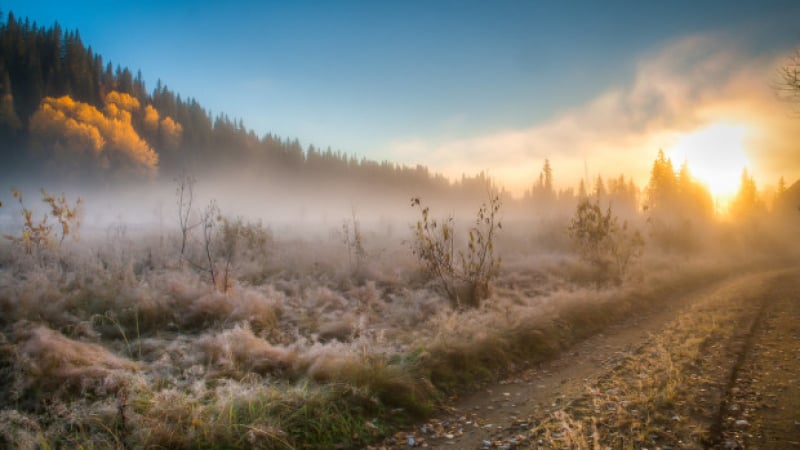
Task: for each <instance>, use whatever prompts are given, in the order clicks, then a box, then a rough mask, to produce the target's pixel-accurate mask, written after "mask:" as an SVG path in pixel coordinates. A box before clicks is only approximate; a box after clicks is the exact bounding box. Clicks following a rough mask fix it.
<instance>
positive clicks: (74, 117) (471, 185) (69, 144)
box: [0, 13, 490, 195]
mask: <svg viewBox="0 0 800 450" xmlns="http://www.w3.org/2000/svg"><path fill="white" fill-rule="evenodd" d="M0 141H1V142H2V143H3V144H2V145H0V158H2V160H3V161H4V164H3V167H4V169H5V170H4V172H5V173H4V175H5V176H7V177H9V176H12V175H15V176H18V175H19V174H23V173H24V174H25V176H26V177H37V176H40V175H41V176H47V177H48V178H47V179H48V180H53V177H56V179H66V180H74V179H80V180H87V179H88V180H99V181H104V182H106V183H108V182H109V180H113V181H118V180H119V179H121V178H128V179H134V180H136V179H142V178H144V179H163V180H171V179H172V178H174V177H175V176H176V174H178V173H180V172H181V171H184V170H190V171H192V172H194V173H196V174H220V173H223V172H225V173H227V172H228V171H236V172H237V173H241V172H242V171H244V172H245V173H247V174H249V175H250V176H252V177H253V178H261V179H263V178H264V177H265V176H267V175H276V174H279V175H280V176H281V177H283V178H284V179H286V180H291V181H292V183H293V184H294V185H296V186H302V185H307V184H310V183H313V184H314V185H315V186H320V185H326V184H330V183H340V182H342V181H346V182H347V183H349V184H351V185H352V184H355V185H358V186H360V185H365V184H366V185H369V186H371V187H372V189H374V188H375V187H376V186H380V187H382V188H386V189H390V190H395V191H398V192H404V193H407V192H409V191H412V190H413V191H414V192H422V191H425V192H432V193H433V192H438V193H450V194H455V193H457V192H462V193H466V192H467V191H468V192H473V193H474V192H485V191H486V188H487V186H488V185H489V184H490V181H489V179H488V178H487V177H486V176H485V175H484V174H479V175H477V176H475V177H463V178H462V179H461V180H458V181H456V182H454V183H451V182H450V181H449V180H447V179H446V178H445V177H443V176H442V175H439V174H435V173H432V172H431V171H429V170H428V168H427V167H424V166H419V165H418V166H415V167H409V166H403V165H398V164H395V163H392V162H389V161H382V162H378V161H372V160H368V159H365V158H361V159H359V158H357V157H355V156H353V155H349V154H347V153H344V152H342V151H338V150H337V151H334V150H333V149H331V148H330V147H328V148H326V149H321V148H316V147H314V146H313V145H308V146H307V147H303V145H301V143H300V141H299V140H298V139H296V138H282V137H279V136H276V135H274V134H271V133H267V134H265V135H264V136H258V135H256V133H255V132H254V131H253V130H251V129H248V128H246V127H245V125H244V122H243V120H241V119H232V118H230V117H229V116H228V115H227V114H224V113H219V114H218V115H216V116H213V117H212V115H211V113H210V112H209V111H208V110H206V109H205V108H204V107H203V106H202V105H201V104H200V103H199V102H198V101H197V100H196V99H195V98H192V97H182V96H181V94H179V93H176V92H174V91H172V90H170V88H169V87H168V86H167V85H166V84H164V83H162V82H161V81H160V80H159V82H158V83H157V85H156V86H155V88H153V89H152V90H150V91H148V89H147V87H146V86H145V82H144V81H143V77H142V73H141V71H137V72H136V73H135V74H134V72H133V71H132V70H131V69H129V68H127V67H122V66H120V65H117V66H116V67H115V66H114V65H113V64H112V63H111V62H107V60H106V59H105V58H104V57H103V56H102V55H100V54H98V53H96V52H94V51H93V50H92V47H91V45H87V44H85V43H84V42H83V40H82V39H81V36H80V33H79V31H77V30H75V31H70V30H66V31H65V30H63V29H62V28H61V26H60V25H58V24H57V23H56V24H54V25H52V26H49V27H44V26H39V25H37V24H36V23H35V22H34V23H31V22H30V21H29V20H28V19H24V20H23V19H18V18H16V17H15V16H14V14H13V13H9V14H8V16H7V18H6V19H5V21H3V22H0ZM206 178H207V177H206ZM404 195H405V194H404Z"/></svg>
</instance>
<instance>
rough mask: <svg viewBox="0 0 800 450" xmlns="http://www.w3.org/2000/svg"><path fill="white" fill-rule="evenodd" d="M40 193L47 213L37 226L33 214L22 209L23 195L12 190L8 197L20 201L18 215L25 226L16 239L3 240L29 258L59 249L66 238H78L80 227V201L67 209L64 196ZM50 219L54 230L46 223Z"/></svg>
mask: <svg viewBox="0 0 800 450" xmlns="http://www.w3.org/2000/svg"><path fill="white" fill-rule="evenodd" d="M41 193H42V201H43V202H44V203H46V204H47V206H48V208H49V212H47V213H45V214H44V215H43V216H42V220H40V221H38V222H37V221H35V220H34V219H33V211H32V210H30V209H28V208H27V207H25V202H24V201H23V199H22V192H20V191H18V190H17V189H12V190H11V194H12V195H13V196H14V198H16V199H17V201H19V204H20V207H21V208H22V211H21V214H22V218H23V220H24V223H23V224H22V233H21V234H20V236H19V237H16V236H8V235H7V236H5V237H6V239H9V240H11V241H13V242H15V243H17V244H19V245H20V246H21V247H22V248H23V249H25V252H26V253H28V254H33V253H38V252H39V251H40V250H42V249H47V248H55V247H60V246H61V244H62V243H63V242H64V238H66V237H67V236H69V235H72V236H73V237H75V236H77V231H78V227H80V224H81V222H80V211H81V209H80V207H81V205H82V204H83V200H81V199H80V198H78V200H76V201H75V204H74V205H70V203H69V202H68V201H67V197H66V195H64V194H63V193H62V194H61V195H60V196H58V197H57V196H54V195H50V194H49V193H48V192H47V191H46V190H44V189H42V190H41ZM51 219H52V220H55V221H56V223H57V225H58V227H57V228H56V227H55V226H56V224H54V223H51V222H49V220H51Z"/></svg>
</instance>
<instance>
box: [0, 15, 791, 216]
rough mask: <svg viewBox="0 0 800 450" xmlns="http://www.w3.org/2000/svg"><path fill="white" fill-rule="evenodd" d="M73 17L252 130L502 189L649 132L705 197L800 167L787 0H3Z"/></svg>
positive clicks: (594, 168) (612, 156)
mask: <svg viewBox="0 0 800 450" xmlns="http://www.w3.org/2000/svg"><path fill="white" fill-rule="evenodd" d="M0 8H2V10H3V12H4V13H7V12H8V11H9V10H11V11H13V12H14V13H15V14H16V15H17V16H19V17H29V18H30V19H31V20H35V21H37V23H39V24H40V25H45V26H48V25H50V24H52V23H53V22H56V21H57V22H59V23H60V24H61V26H62V27H64V28H65V29H78V30H79V31H80V33H81V37H82V39H83V41H84V42H85V43H87V45H91V46H92V48H93V49H94V50H95V51H96V52H98V53H101V54H103V55H105V56H106V58H108V60H111V61H112V62H113V64H114V65H115V66H116V65H117V64H120V65H122V66H127V67H130V68H131V69H132V70H134V71H135V70H137V69H141V71H142V74H143V76H144V79H145V81H146V83H147V87H148V89H152V87H154V86H155V84H156V81H157V80H158V79H161V80H162V81H163V82H164V83H165V84H167V85H168V86H169V87H170V88H171V89H173V90H174V91H175V92H177V93H179V94H181V95H182V96H184V97H194V98H196V99H197V100H198V101H199V102H200V103H201V104H203V105H204V106H205V107H207V108H209V109H210V110H211V111H213V113H214V114H216V113H218V112H226V113H227V114H229V115H230V116H232V117H237V118H242V119H243V120H244V124H245V126H247V127H248V128H252V129H254V130H255V131H256V133H257V134H258V135H263V134H265V133H267V132H272V133H275V134H278V135H281V136H288V137H298V138H299V139H300V140H301V142H302V143H303V144H304V145H307V144H314V145H315V146H320V147H325V146H328V145H330V146H331V147H333V148H334V149H336V150H342V151H344V152H347V153H351V154H354V155H357V156H359V157H366V158H369V159H374V160H390V161H393V162H398V163H404V164H411V165H415V164H423V165H426V166H428V167H430V168H431V170H433V171H436V172H441V173H443V174H445V175H447V176H449V177H460V176H461V174H462V173H466V174H474V173H477V172H480V171H486V172H488V174H489V175H490V176H492V177H493V178H495V179H496V180H497V182H498V183H499V184H500V185H502V186H505V187H506V189H508V190H509V191H511V192H512V193H513V194H515V195H519V194H521V193H522V192H523V191H524V190H525V189H527V188H529V187H530V185H531V183H532V182H533V181H534V180H535V178H536V176H537V174H538V172H539V170H540V169H541V166H542V162H543V160H544V159H545V158H548V159H549V160H550V162H551V164H552V166H553V169H554V177H555V184H556V186H557V187H567V186H573V187H574V186H575V185H576V184H577V182H578V180H579V179H580V178H582V177H584V176H587V175H588V176H589V177H590V178H591V177H594V176H596V175H597V174H602V175H604V176H616V175H618V174H620V173H625V174H626V175H630V176H633V177H634V179H635V181H636V182H637V183H638V184H639V185H640V186H642V185H644V184H645V183H646V182H647V178H648V176H649V169H650V167H651V165H652V161H653V159H654V157H655V155H656V153H657V151H658V150H659V149H663V150H664V152H665V153H666V155H667V156H669V157H670V158H671V159H672V160H673V161H674V163H675V165H676V167H677V166H679V165H680V164H682V163H683V162H684V161H686V162H687V163H688V165H689V167H690V169H691V171H692V173H693V174H694V175H695V176H696V177H697V178H698V180H699V181H701V182H703V183H705V184H706V185H707V186H708V187H709V189H710V190H711V192H712V193H713V194H714V195H715V196H716V197H717V200H718V201H721V202H725V201H726V199H727V198H728V197H730V196H731V195H732V194H733V193H735V191H736V189H737V187H738V181H739V177H740V174H741V171H742V169H743V168H744V167H745V166H747V167H748V169H749V171H750V173H752V174H753V175H754V177H755V179H756V181H757V182H758V183H759V185H760V186H767V187H768V186H774V185H775V184H776V183H777V180H778V178H779V177H780V176H784V177H785V178H786V179H787V180H794V179H796V178H797V177H798V176H800V149H798V147H797V144H796V143H797V142H800V139H798V138H800V131H799V130H800V127H798V126H797V123H798V122H797V117H795V116H794V115H793V114H792V110H791V107H789V106H787V105H786V104H785V103H782V102H780V101H779V99H778V98H777V95H776V94H775V89H774V85H775V83H776V76H777V68H778V67H780V65H781V62H782V61H783V60H785V58H786V57H787V55H789V54H791V52H792V49H793V48H794V47H795V46H796V45H797V43H798V42H800V29H798V27H797V18H798V17H800V2H796V1H770V2H729V1H711V2H697V1H687V2H682V1H678V2H658V3H657V4H656V3H653V2H641V3H640V2H587V3H585V4H579V3H576V2H569V3H561V2H460V1H459V2H240V3H235V4H228V5H223V4H222V3H212V2H205V1H199V2H194V1H192V2H152V1H145V2H121V3H118V2H113V3H109V2H81V1H78V2H62V1H31V0H25V1H16V0H14V1H3V2H2V4H0Z"/></svg>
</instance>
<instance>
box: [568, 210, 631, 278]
mask: <svg viewBox="0 0 800 450" xmlns="http://www.w3.org/2000/svg"><path fill="white" fill-rule="evenodd" d="M567 230H568V232H569V235H570V237H571V238H572V241H573V243H574V245H575V247H576V249H577V251H578V254H579V255H580V257H581V259H583V260H584V261H586V262H588V263H589V264H591V265H592V266H594V267H595V268H596V269H597V270H598V272H599V275H600V277H601V278H603V279H611V280H613V281H615V282H617V283H620V282H622V280H623V279H624V278H625V276H626V274H627V272H628V269H629V268H630V264H631V262H632V261H633V260H635V259H636V258H638V257H639V256H641V253H642V247H643V246H644V240H643V239H642V237H641V234H640V233H639V231H638V230H630V229H629V228H628V222H627V221H624V222H623V223H622V225H620V224H619V220H618V218H617V216H615V215H614V214H613V213H612V211H611V206H609V207H608V208H607V209H606V211H605V213H604V212H603V210H602V208H600V203H599V201H598V200H595V201H594V202H591V201H590V200H589V199H583V200H581V201H580V203H578V207H577V209H576V211H575V216H573V218H572V220H571V222H570V224H569V228H568V229H567Z"/></svg>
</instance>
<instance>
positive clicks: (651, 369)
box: [388, 271, 800, 449]
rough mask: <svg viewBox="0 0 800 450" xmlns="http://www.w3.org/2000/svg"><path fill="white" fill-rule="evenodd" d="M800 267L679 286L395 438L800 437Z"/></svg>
mask: <svg viewBox="0 0 800 450" xmlns="http://www.w3.org/2000/svg"><path fill="white" fill-rule="evenodd" d="M798 275H800V273H799V272H797V271H773V272H764V273H756V274H747V275H741V276H737V277H734V278H730V279H727V280H726V281H723V282H720V283H716V284H714V285H712V286H709V287H707V288H705V289H703V290H701V291H697V292H694V293H693V294H690V295H684V296H680V297H679V298H675V299H673V300H672V301H670V302H667V303H666V304H665V306H664V307H663V308H660V309H657V310H654V311H650V312H648V313H644V314H641V315H639V316H636V317H631V318H630V319H628V320H626V321H624V322H622V323H619V324H617V325H615V326H613V327H610V328H608V329H606V330H605V331H604V333H602V334H599V335H596V336H593V337H591V338H589V339H587V340H585V341H583V342H582V343H580V344H578V345H576V346H574V347H573V348H572V349H570V350H569V351H567V352H565V353H563V354H562V355H561V356H560V357H558V358H557V359H555V360H552V361H550V362H548V363H546V364H542V365H540V366H538V367H535V368H532V369H529V370H526V371H524V372H522V373H518V374H515V375H514V376H513V377H512V378H509V379H506V380H502V381H500V382H498V383H494V384H491V385H488V386H485V387H484V388H482V389H481V390H480V391H478V392H476V393H475V394H473V395H470V396H468V397H465V398H462V399H460V400H456V401H454V402H453V404H452V406H451V407H450V408H449V410H448V411H446V412H445V413H443V414H442V415H441V416H440V417H439V418H437V419H433V420H431V421H429V422H428V423H426V424H424V425H422V426H419V427H417V428H416V429H415V430H411V431H408V432H405V433H401V434H398V435H396V436H395V439H394V440H393V441H392V442H388V444H389V445H392V446H397V447H406V448H408V447H427V448H459V449H461V448H463V449H481V448H504V449H513V448H662V449H670V448H765V449H766V448H769V449H779V448H800V443H798V441H800V438H798V436H800V383H798V381H800V276H798ZM395 448H396V447H395Z"/></svg>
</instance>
